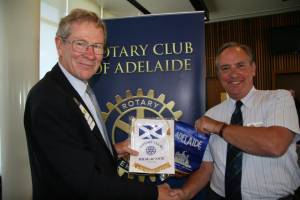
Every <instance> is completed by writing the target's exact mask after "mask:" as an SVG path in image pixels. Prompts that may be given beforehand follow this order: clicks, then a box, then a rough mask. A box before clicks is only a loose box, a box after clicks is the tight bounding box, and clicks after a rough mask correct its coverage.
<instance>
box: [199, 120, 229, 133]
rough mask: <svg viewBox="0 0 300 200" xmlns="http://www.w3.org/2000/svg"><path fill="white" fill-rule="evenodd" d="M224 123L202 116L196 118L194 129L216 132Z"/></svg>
mask: <svg viewBox="0 0 300 200" xmlns="http://www.w3.org/2000/svg"><path fill="white" fill-rule="evenodd" d="M223 124H224V123H223V122H220V121H217V120H214V119H212V118H209V117H207V116H202V117H201V118H199V119H197V120H196V122H195V129H196V130H197V131H199V132H202V133H207V134H209V133H214V134H218V133H219V132H220V129H221V127H222V125H223Z"/></svg>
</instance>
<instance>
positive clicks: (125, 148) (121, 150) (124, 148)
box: [114, 139, 139, 158]
mask: <svg viewBox="0 0 300 200" xmlns="http://www.w3.org/2000/svg"><path fill="white" fill-rule="evenodd" d="M114 146H115V149H116V151H117V153H118V157H119V158H121V157H125V156H129V155H133V156H137V155H139V152H137V151H135V150H133V149H131V148H130V144H129V139H126V140H124V141H122V142H119V143H116V144H115V145H114Z"/></svg>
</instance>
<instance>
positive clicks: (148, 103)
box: [102, 88, 182, 182]
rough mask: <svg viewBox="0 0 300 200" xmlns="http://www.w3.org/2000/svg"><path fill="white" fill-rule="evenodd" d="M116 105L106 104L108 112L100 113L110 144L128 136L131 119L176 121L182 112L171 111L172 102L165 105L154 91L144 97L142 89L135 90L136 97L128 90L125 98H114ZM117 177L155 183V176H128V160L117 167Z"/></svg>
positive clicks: (173, 103)
mask: <svg viewBox="0 0 300 200" xmlns="http://www.w3.org/2000/svg"><path fill="white" fill-rule="evenodd" d="M115 100H116V103H115V104H113V103H111V102H108V103H107V104H106V107H107V109H108V112H102V116H103V119H104V121H105V124H106V126H107V131H108V133H111V139H112V142H113V143H114V144H115V143H116V142H120V141H122V140H124V139H126V138H128V136H129V135H130V126H131V118H132V117H135V118H149V117H150V118H160V119H163V118H171V119H175V120H178V119H179V118H180V117H181V116H182V111H173V108H174V106H175V102H174V101H170V102H168V103H165V95H164V94H160V95H159V96H158V97H157V98H155V96H154V90H149V91H148V92H147V95H144V93H143V90H142V89H140V88H139V89H137V93H136V95H135V96H134V95H132V93H131V91H130V90H127V91H126V97H125V98H122V97H121V96H119V95H117V96H115ZM118 174H119V176H125V175H127V176H128V178H129V179H135V178H137V179H138V180H139V181H141V182H144V181H146V178H147V179H149V181H150V182H156V181H157V177H156V176H155V175H147V176H146V175H138V176H135V175H132V174H128V158H124V159H121V160H120V161H119V166H118Z"/></svg>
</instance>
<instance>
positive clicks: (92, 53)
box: [86, 45, 96, 59]
mask: <svg viewBox="0 0 300 200" xmlns="http://www.w3.org/2000/svg"><path fill="white" fill-rule="evenodd" d="M86 54H87V56H88V58H90V59H93V58H95V57H96V55H95V51H94V47H93V46H92V45H89V46H87V47H86Z"/></svg>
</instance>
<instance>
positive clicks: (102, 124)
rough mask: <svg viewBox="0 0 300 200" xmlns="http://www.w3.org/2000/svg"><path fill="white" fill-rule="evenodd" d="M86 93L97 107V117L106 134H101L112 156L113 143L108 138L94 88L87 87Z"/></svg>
mask: <svg viewBox="0 0 300 200" xmlns="http://www.w3.org/2000/svg"><path fill="white" fill-rule="evenodd" d="M86 93H87V94H88V95H89V97H90V100H91V102H92V104H93V105H94V107H95V110H96V114H97V117H98V119H99V121H100V123H101V126H102V129H103V131H104V133H101V135H102V138H103V139H104V141H105V143H106V146H107V147H108V149H109V150H110V152H111V154H113V151H112V146H111V142H110V140H109V138H108V135H107V131H106V127H105V123H104V121H103V119H102V116H101V110H100V107H99V105H98V102H97V99H96V96H95V94H94V92H93V90H92V88H91V87H90V86H89V85H87V87H86ZM99 130H100V127H99Z"/></svg>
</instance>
